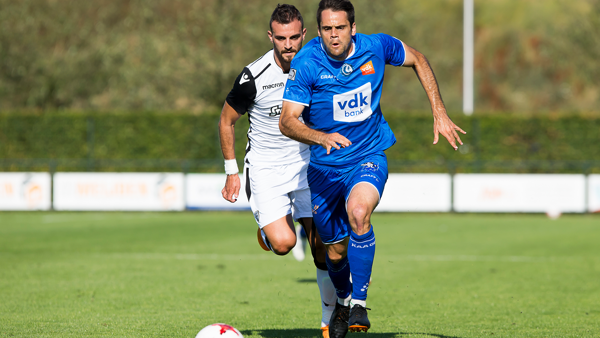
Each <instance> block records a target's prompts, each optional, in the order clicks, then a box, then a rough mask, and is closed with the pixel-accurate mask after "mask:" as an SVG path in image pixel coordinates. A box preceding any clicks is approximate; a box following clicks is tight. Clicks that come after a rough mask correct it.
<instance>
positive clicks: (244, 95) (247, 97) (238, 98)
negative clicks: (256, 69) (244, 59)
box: [226, 67, 256, 115]
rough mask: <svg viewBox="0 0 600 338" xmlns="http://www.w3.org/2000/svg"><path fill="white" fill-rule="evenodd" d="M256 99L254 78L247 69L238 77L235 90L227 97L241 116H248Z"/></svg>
mask: <svg viewBox="0 0 600 338" xmlns="http://www.w3.org/2000/svg"><path fill="white" fill-rule="evenodd" d="M255 98H256V84H255V82H254V76H252V73H251V72H250V69H248V68H247V67H246V68H244V70H243V71H242V72H241V73H240V75H238V77H237V79H235V83H234V84H233V88H232V89H231V91H230V92H229V95H227V99H226V101H227V103H228V104H229V105H230V106H231V108H233V109H235V111H236V112H238V114H240V115H244V114H246V112H247V111H248V109H249V108H250V106H251V105H252V104H253V103H254V99H255Z"/></svg>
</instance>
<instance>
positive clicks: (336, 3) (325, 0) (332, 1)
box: [317, 0, 354, 28]
mask: <svg viewBox="0 0 600 338" xmlns="http://www.w3.org/2000/svg"><path fill="white" fill-rule="evenodd" d="M326 9H331V10H332V11H334V12H341V11H344V12H346V15H347V16H348V21H349V22H350V26H352V24H353V23H354V6H353V5H352V3H351V2H350V1H348V0H321V2H319V9H318V10H317V25H318V26H319V28H321V13H323V11H324V10H326Z"/></svg>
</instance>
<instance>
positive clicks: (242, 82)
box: [240, 73, 250, 86]
mask: <svg viewBox="0 0 600 338" xmlns="http://www.w3.org/2000/svg"><path fill="white" fill-rule="evenodd" d="M248 81H250V75H248V74H246V73H244V75H242V78H241V79H240V86H241V85H243V84H244V83H246V82H248Z"/></svg>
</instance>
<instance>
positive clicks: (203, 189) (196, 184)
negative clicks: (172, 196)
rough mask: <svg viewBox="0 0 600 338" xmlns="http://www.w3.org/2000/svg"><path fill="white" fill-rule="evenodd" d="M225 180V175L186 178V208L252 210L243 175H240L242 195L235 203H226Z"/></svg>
mask: <svg viewBox="0 0 600 338" xmlns="http://www.w3.org/2000/svg"><path fill="white" fill-rule="evenodd" d="M225 179H226V176H225V175H224V174H187V175H186V176H185V187H186V189H185V191H186V192H185V196H186V198H185V200H186V208H187V209H189V210H250V204H249V203H248V198H247V197H246V189H245V186H246V185H245V183H246V182H245V180H244V177H243V175H240V181H241V188H240V194H239V196H238V200H237V202H235V203H230V202H229V201H226V200H225V199H224V198H223V196H222V195H221V190H222V189H223V187H224V186H225Z"/></svg>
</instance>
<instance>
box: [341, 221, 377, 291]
mask: <svg viewBox="0 0 600 338" xmlns="http://www.w3.org/2000/svg"><path fill="white" fill-rule="evenodd" d="M347 258H348V259H349V261H350V262H352V263H351V264H352V299H356V300H366V299H367V289H368V288H369V282H370V279H371V271H372V269H373V259H374V258H375V233H374V232H373V225H371V229H370V230H369V232H367V233H366V234H364V235H362V236H359V235H357V234H355V233H354V232H351V233H350V242H349V243H348V257H347ZM330 274H331V272H330ZM331 280H332V281H333V277H331ZM334 285H336V284H335V282H334ZM338 296H339V294H338Z"/></svg>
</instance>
